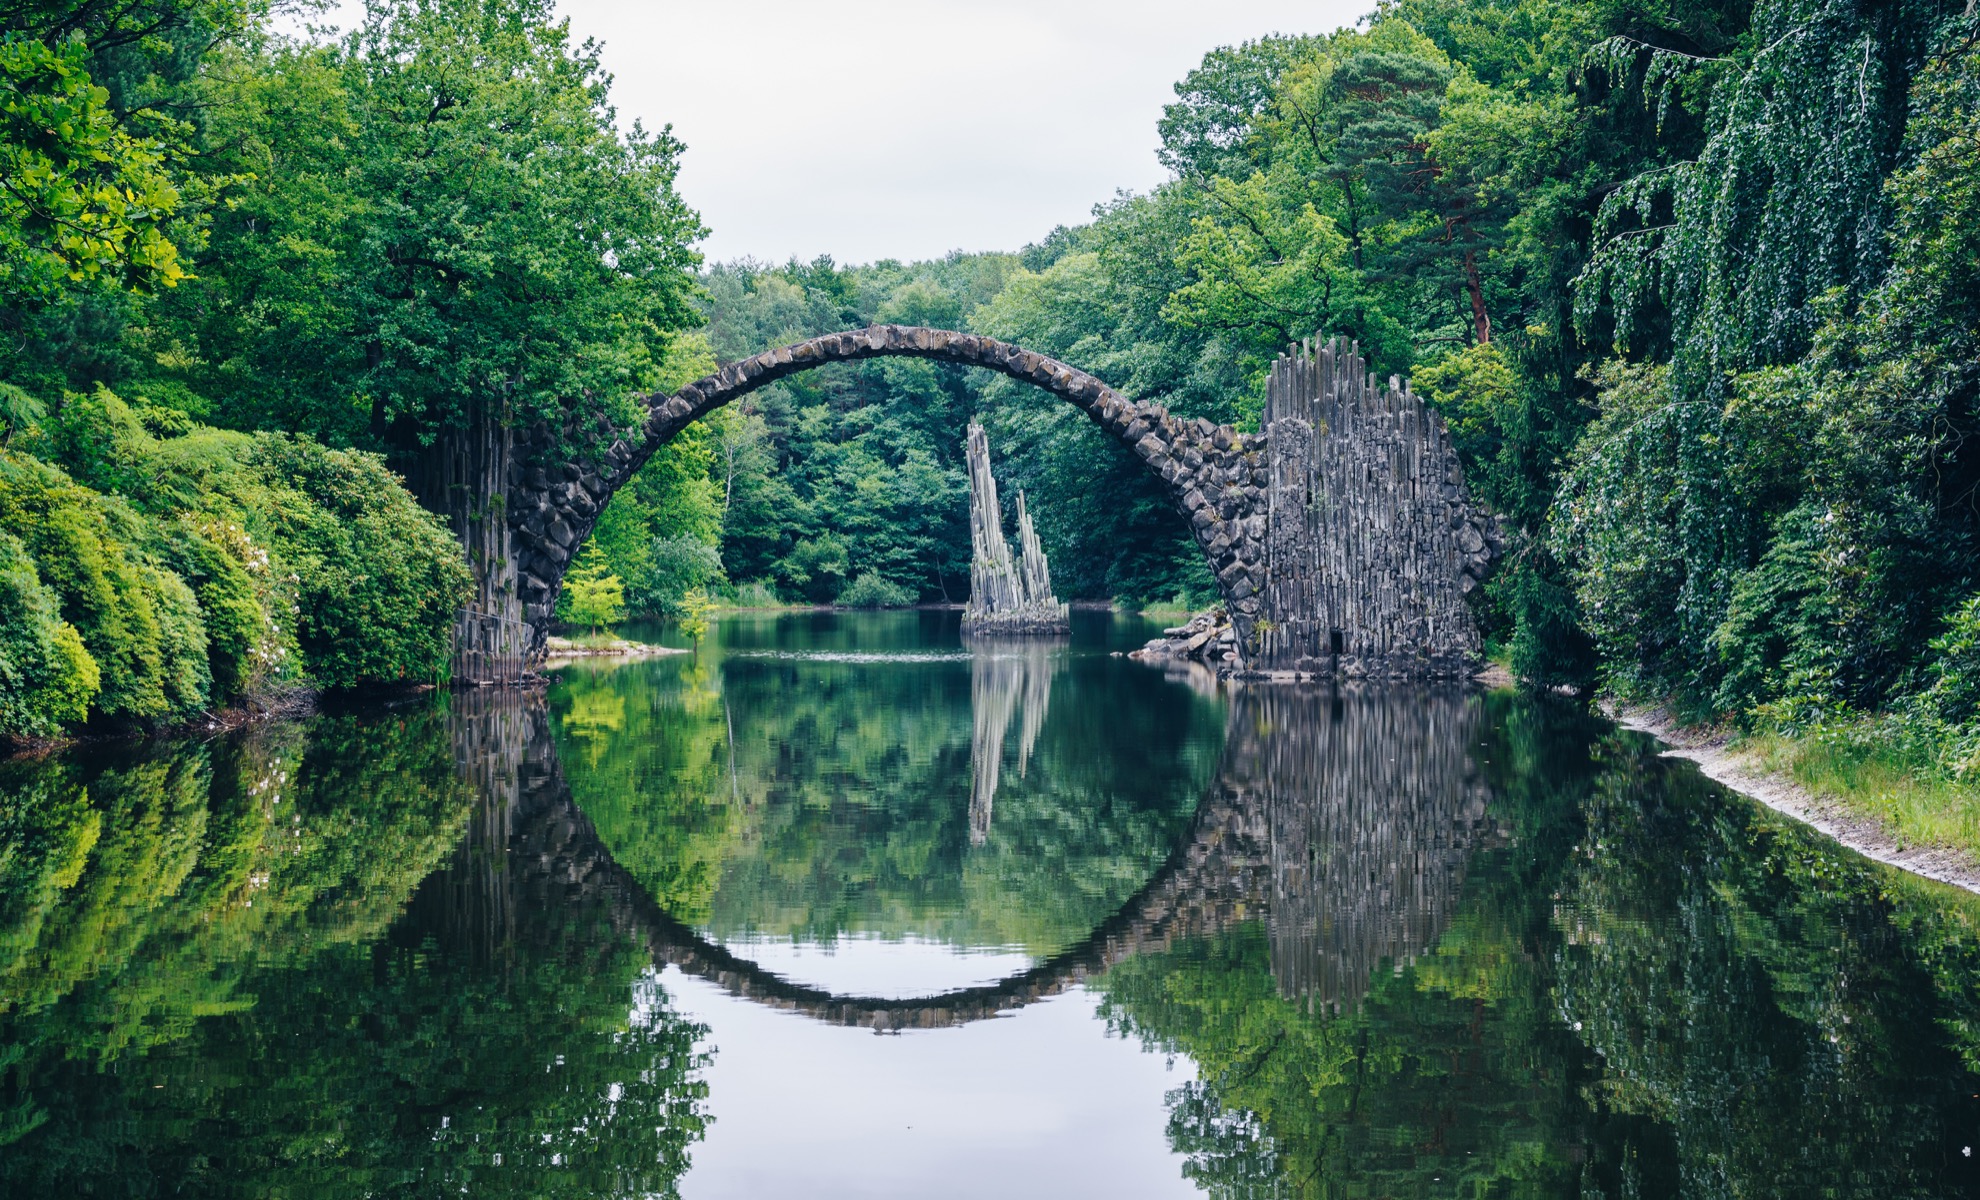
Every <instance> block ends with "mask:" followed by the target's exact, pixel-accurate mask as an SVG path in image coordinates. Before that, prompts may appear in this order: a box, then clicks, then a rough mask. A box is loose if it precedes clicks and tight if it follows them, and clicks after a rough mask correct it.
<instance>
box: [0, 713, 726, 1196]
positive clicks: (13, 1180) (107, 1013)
mask: <svg viewBox="0 0 1980 1200" xmlns="http://www.w3.org/2000/svg"><path fill="white" fill-rule="evenodd" d="M516 716H517V714H515V713H514V712H513V711H509V712H502V711H487V712H469V713H462V712H460V711H458V710H457V711H456V712H454V713H453V714H451V715H450V714H448V713H446V712H444V711H440V710H437V709H431V710H415V711H409V712H404V713H401V714H397V715H394V716H390V717H385V718H370V719H367V718H355V717H353V718H326V719H322V720H318V721H315V722H312V723H311V724H310V725H308V726H307V727H305V728H300V729H298V728H294V727H291V728H284V729H272V730H263V731H258V732H257V733H255V734H253V735H251V736H247V737H244V738H236V739H228V740H222V741H218V742H213V743H207V744H203V745H202V744H189V743H180V744H175V745H171V746H167V747H164V748H163V749H156V750H151V751H149V752H145V753H123V752H117V753H112V754H108V755H106V754H104V753H102V752H100V751H99V752H96V753H93V754H77V755H68V756H58V757H56V758H54V759H51V760H48V761H44V762H40V763H18V762H17V763H10V764H6V765H4V766H0V823H4V830H5V833H6V835H7V841H6V846H7V848H8V853H6V854H0V1114H3V1115H0V1122H4V1126H0V1194H5V1195H21V1196H36V1197H40V1196H54V1195H79V1194H112V1193H114V1194H131V1195H144V1194H152V1193H155V1192H159V1191H163V1190H171V1191H175V1192H177V1193H179V1194H192V1195H202V1196H228V1195H254V1196H262V1195H270V1194H284V1195H295V1196H313V1195H326V1196H328V1195H337V1196H344V1195H353V1194H364V1193H378V1192H394V1193H401V1192H413V1193H420V1194H425V1193H432V1192H440V1191H466V1192H469V1193H471V1194H476V1195H482V1194H496V1195H506V1194H521V1195H530V1196H542V1195H566V1194H569V1195H587V1196H590V1195H624V1194H671V1191H672V1187H673V1181H674V1180H675V1179H676V1178H677V1177H678V1176H679V1174H680V1173H681V1172H682V1171H683V1170H684V1169H685V1165H686V1147H687V1146H688V1144H689V1143H690V1142H691V1141H692V1140H693V1138H694V1137H695V1136H697V1135H698V1131H699V1128H700V1119H701V1118H700V1117H699V1115H698V1111H697V1110H698V1092H697V1087H698V1085H696V1084H695V1083H693V1082H692V1078H691V1071H692V1069H693V1065H694V1063H695V1062H696V1061H697V1058H696V1038H697V1036H698V1027H696V1026H694V1025H692V1024H690V1023H687V1022H684V1021H682V1020H681V1019H680V1018H679V1017H677V1016H675V1015H674V1014H673V1013H672V1012H671V1010H670V1009H669V1008H668V1006H667V1004H666V1000H665V996H664V994H662V993H660V992H659V991H658V988H657V984H655V983H654V981H653V980H652V978H651V973H650V970H649V967H648V960H647V959H646V958H645V956H643V955H641V954H639V953H638V952H637V951H636V949H635V947H634V946H633V945H632V944H631V943H630V942H629V941H628V940H627V939H625V938H623V937H618V938H616V939H615V938H613V937H611V936H610V933H611V931H610V930H609V929H601V928H600V927H598V926H597V925H596V924H595V923H593V924H591V925H589V926H574V925H573V924H571V923H570V922H568V921H566V920H565V919H564V918H565V916H567V915H569V914H566V913H564V912H563V911H562V910H559V909H558V908H557V907H555V906H550V905H546V906H533V905H529V904H517V903H515V902H514V901H513V900H512V899H503V898H501V895H500V892H501V889H500V888H499V887H497V886H496V884H497V883H498V882H499V881H500V879H501V878H502V876H503V875H504V873H505V871H504V866H503V864H501V863H500V862H499V860H497V858H496V857H495V855H494V854H493V853H491V851H490V847H491V846H500V845H501V844H502V843H501V839H502V836H503V832H504V831H503V829H502V828H501V827H500V826H501V824H502V822H503V821H504V820H505V817H504V812H505V810H506V805H505V804H503V803H501V802H499V797H500V795H501V794H502V789H503V787H504V786H505V785H504V780H514V779H515V778H516V777H517V776H518V774H519V773H521V772H524V771H526V770H528V769H529V767H530V764H531V761H532V760H531V751H530V749H529V745H528V742H527V741H526V740H524V739H519V738H518V737H517V736H516V732H517V730H518V728H519V726H518V725H517V723H516ZM538 725H539V726H540V722H538ZM544 750H547V739H540V740H539V742H538V745H537V747H536V752H538V753H539V754H540V753H541V752H542V751H544ZM457 763H459V764H463V765H465V766H466V768H467V772H466V776H467V777H466V779H464V778H463V776H462V774H461V773H460V771H459V770H458V769H457ZM538 765H539V766H540V763H539V764H538ZM464 835H465V836H464ZM450 852H451V854H452V861H451V863H450V864H449V866H448V867H447V869H443V870H440V871H439V872H438V873H436V872H435V867H436V866H441V865H442V864H443V863H448V862H449V856H450ZM422 879H424V880H426V882H425V883H424V884H423V885H422V883H421V881H422ZM595 915H596V914H592V916H594V917H595ZM574 919H576V920H579V921H584V920H586V918H585V917H584V916H582V915H579V916H577V917H576V918H574ZM629 1012H631V1013H632V1014H633V1017H632V1019H631V1020H629V1019H628V1013H629ZM546 1013H556V1014H557V1018H556V1019H555V1020H545V1019H544V1014H546Z"/></svg>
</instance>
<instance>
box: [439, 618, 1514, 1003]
mask: <svg viewBox="0 0 1980 1200" xmlns="http://www.w3.org/2000/svg"><path fill="white" fill-rule="evenodd" d="M1053 670H1054V669H1053V667H1052V665H1051V659H1050V655H1049V654H1047V653H1045V652H1044V651H1043V648H1040V652H1039V653H1038V654H1027V653H1024V652H1023V651H1022V650H1021V649H1019V648H1012V649H1011V652H1010V653H1008V654H1006V655H1003V656H1001V657H1000V656H995V655H992V656H986V657H985V658H984V659H983V660H982V661H980V662H979V663H978V664H976V665H975V667H974V673H973V676H972V700H973V703H974V706H975V713H974V716H975V722H974V736H973V738H972V743H973V744H972V749H973V751H974V754H973V758H974V759H975V762H974V767H973V776H974V778H973V780H972V791H971V799H970V831H971V840H972V841H973V842H977V843H979V844H980V843H981V841H982V840H983V839H984V838H985V837H987V835H988V832H989V823H990V818H991V813H992V800H993V798H994V795H995V792H996V788H997V784H998V777H999V772H1000V770H1001V763H1002V758H1003V751H1004V748H1005V746H1006V744H1007V742H1008V740H1009V731H1010V727H1011V725H1012V724H1013V723H1014V722H1016V723H1017V724H1018V725H1019V734H1018V748H1017V749H1018V753H1017V760H1018V769H1019V771H1020V772H1022V771H1023V770H1024V769H1025V764H1026V760H1027V759H1028V757H1029V750H1030V747H1031V746H1032V745H1034V744H1035V743H1036V740H1037V737H1038V730H1039V727H1040V726H1042V724H1043V721H1044V717H1045V713H1046V706H1047V703H1048V701H1049V696H1050V690H1051V679H1052V674H1053ZM1475 704H1476V702H1475V701H1474V700H1471V699H1468V698H1467V697H1466V696H1465V695H1464V693H1463V692H1462V691H1460V690H1457V689H1454V688H1453V689H1448V690H1439V689H1435V688H1423V687H1410V688H1406V689H1376V688H1370V689H1366V690H1353V689H1348V690H1339V689H1335V688H1291V687H1286V686H1282V685H1275V686H1271V687H1246V688H1241V689H1238V690H1236V691H1235V692H1234V694H1233V695H1232V696H1231V698H1230V703H1229V708H1228V716H1227V722H1226V735H1225V744H1224V750H1223V754H1222V757H1221V759H1220V763H1219V768H1218V771H1217V774H1216V777H1215V779H1214V781H1213V782H1212V784H1211V786H1210V788H1209V789H1208V792H1207V794H1206V795H1205V796H1204V797H1203V800H1202V802H1201V804H1200V806H1199V807H1198V809H1197V813H1196V816H1195V820H1194V822H1193V824H1192V826H1191V828H1190V830H1189V834H1188V836H1187V838H1185V839H1184V840H1183V841H1182V842H1181V844H1179V845H1178V846H1177V847H1176V849H1175V850H1174V851H1173V852H1172V853H1171V854H1170V856H1169V858H1168V860H1167V861H1166V862H1165V863H1164V864H1163V865H1162V866H1161V867H1160V869H1159V870H1157V871H1156V872H1155V873H1154V874H1153V875H1152V876H1151V877H1150V878H1149V879H1148V881H1147V882H1146V884H1145V885H1144V886H1142V888H1141V889H1140V890H1139V891H1138V892H1136V893H1135V894H1134V895H1133V896H1132V897H1131V898H1130V899H1129V900H1128V901H1127V902H1126V903H1125V904H1123V905H1122V906H1121V907H1120V909H1119V910H1118V911H1116V912H1115V913H1114V914H1113V915H1111V916H1110V917H1108V918H1107V919H1106V920H1105V921H1103V922H1102V923H1101V924H1100V925H1099V926H1098V927H1097V928H1095V929H1094V930H1093V931H1092V933H1091V934H1090V936H1088V937H1086V938H1085V939H1084V940H1082V941H1080V942H1078V943H1077V944H1075V945H1072V946H1069V947H1066V948H1064V949H1062V950H1060V951H1058V952H1057V953H1054V954H1051V955H1049V956H1047V957H1045V958H1043V959H1042V960H1041V961H1039V962H1037V963H1036V964H1035V965H1034V966H1032V967H1031V968H1030V969H1029V970H1026V971H1023V972H1020V973H1018V974H1015V975H1012V976H1010V977H1008V978H1006V979H1003V980H1000V981H998V982H996V983H993V984H988V985H984V986H978V987H969V988H963V989H958V990H955V991H950V992H944V993H940V994H937V995H932V996H925V997H919V998H912V999H891V998H880V997H869V996H848V995H838V994H834V993H831V992H829V991H826V990H823V989H820V988H815V987H809V986H806V985H804V984H801V983H795V982H792V981H790V980H787V979H785V978H783V977H781V976H779V975H777V974H775V973H773V972H771V971H769V970H766V969H764V968H762V967H760V966H758V965H756V964H755V963H753V962H751V961H749V960H748V959H746V958H743V957H740V956H738V955H736V954H734V953H732V952H730V951H729V950H727V949H725V948H724V947H722V946H721V945H719V944H717V943H715V942H713V941H711V940H710V939H708V938H707V937H704V936H703V935H701V934H700V933H698V932H697V931H696V930H695V929H693V928H692V927H690V926H689V925H687V924H685V923H683V922H681V921H680V920H677V919H676V918H675V917H674V916H673V915H672V914H670V913H668V912H667V911H665V909H664V908H662V906H661V905H659V904H658V903H657V902H655V900H654V899H653V898H652V896H651V895H650V894H649V892H648V890H647V889H646V888H645V887H644V886H642V884H641V883H640V881H639V880H638V879H636V878H634V877H633V875H632V874H631V873H630V872H628V871H627V870H626V869H625V868H623V867H622V866H621V865H620V864H619V863H618V862H616V861H615V860H614V859H613V856H612V854H611V852H610V851H609V849H608V848H607V846H606V845H605V843H604V841H603V840H602V839H601V838H600V837H599V835H598V833H597V831H596V830H595V829H594V827H593V826H592V823H591V821H590V820H589V819H588V818H587V817H586V816H585V814H584V812H583V811H581V810H580V809H579V808H578V806H577V805H576V803H575V802H574V801H573V799H572V796H571V790H570V787H569V785H568V784H567V783H566V781H565V779H564V775H563V771H562V768H561V765H560V764H559V761H558V756H557V748H556V744H555V742H554V740H553V738H552V731H551V725H550V717H549V714H548V712H547V711H546V709H545V707H544V705H543V704H542V703H541V701H540V700H538V699H533V698H531V697H528V696H527V695H523V696H518V695H517V694H514V693H508V694H502V693H467V694H464V695H462V696H460V697H458V698H457V700H456V707H455V710H454V718H453V722H454V724H453V729H454V732H453V737H454V744H455V752H456V754H457V756H458V759H459V761H460V763H461V766H462V769H463V771H464V772H465V773H467V774H468V775H469V777H470V778H471V779H472V780H473V781H474V783H475V784H476V786H477V788H478V790H479V791H480V793H481V795H482V797H483V801H482V805H481V808H480V810H479V811H478V813H477V814H476V816H475V819H474V820H473V821H472V823H471V826H470V831H469V835H468V836H467V838H466V839H465V840H464V841H463V842H462V844H461V845H460V846H459V848H458V849H457V850H456V851H455V856H454V862H453V864H452V869H451V870H448V871H444V872H440V873H439V874H437V875H436V876H435V877H434V878H432V879H430V880H428V882H427V884H426V885H425V887H424V889H423V890H422V893H421V896H420V897H419V899H418V900H417V901H416V906H417V907H418V908H420V909H421V910H423V915H424V916H425V918H426V922H427V927H428V928H432V929H435V930H436V931H438V930H439V929H445V930H446V931H447V934H448V936H449V938H450V940H454V939H457V940H458V944H463V945H468V946H476V947H479V948H480V949H479V950H477V951H476V952H477V953H479V954H486V955H490V956H493V955H497V954H500V953H501V952H502V950H501V947H503V946H505V945H507V944H509V943H510V942H511V941H512V940H513V939H515V938H517V937H522V938H524V939H528V938H529V936H530V934H529V928H530V927H531V926H533V925H542V926H544V927H545V928H556V929H564V930H568V929H570V928H571V927H572V926H571V923H572V921H574V920H576V921H578V922H581V923H590V922H594V921H595V922H597V923H599V924H601V925H603V926H605V927H609V928H611V929H613V930H614V931H616V932H618V933H619V934H621V935H624V936H630V937H633V938H636V939H638V940H639V941H640V943H641V944H642V945H643V946H644V948H645V950H646V952H648V953H650V954H651V956H652V957H653V959H654V961H655V962H656V963H670V964H672V965H674V966H677V967H679V968H680V969H681V970H683V971H685V972H687V973H689V974H692V975H696V976H699V977H701V978H704V979H707V980H709V981H711V982H713V983H715V984H716V985H717V986H719V987H721V988H723V989H724V990H726V991H727V992H729V993H731V994H732V995H735V996H739V997H742V998H745V999H748V1000H751V1001H753V1002H756V1003H759V1004H763V1005H767V1006H770V1007H774V1008H779V1009H784V1010H788V1011H793V1012H797V1013H801V1014H803V1015H805V1016H808V1017H811V1018H813V1019H816V1020H820V1021H825V1022H829V1023H832V1024H839V1025H851V1026H860V1027H865V1028H870V1029H874V1030H878V1031H894V1030H905V1029H934V1028H941V1027H945V1026H953V1025H959V1024H964V1023H967V1022H970V1021H976V1020H981V1019H984V1018H987V1017H991V1016H995V1015H996V1014H998V1013H1000V1012H1006V1011H1009V1010H1011V1009H1014V1008H1018V1007H1022V1006H1024V1005H1026V1004H1030V1003H1033V1002H1036V1001H1038V1000H1041V999H1044V998H1046V997H1050V996H1053V995H1057V994H1059V993H1061V992H1064V991H1065V990H1067V989H1068V988H1072V987H1076V986H1078V985H1079V984H1080V983H1082V982H1084V981H1085V980H1087V979H1089V978H1092V977H1094V976H1096V975H1098V974H1101V973H1103V972H1105V971H1106V970H1107V969H1108V968H1110V967H1112V966H1114V965H1115V964H1117V963H1119V962H1121V961H1123V960H1124V959H1126V958H1129V957H1131V956H1133V955H1136V954H1140V953H1145V952H1151V951H1158V950H1164V949H1167V948H1168V947H1169V946H1171V945H1172V944H1173V943H1174V942H1175V941H1176V940H1177V939H1180V938H1189V937H1201V936H1206V935H1209V934H1214V933H1217V932H1219V931H1221V930H1224V929H1227V928H1229V927H1231V926H1232V925H1234V924H1236V923H1238V922H1242V921H1248V920H1260V919H1262V920H1264V921H1266V922H1267V925H1268V927H1269V930H1270V945H1271V963H1272V972H1273V975H1274V977H1275V978H1276V979H1277V981H1278V984H1279V987H1280V990H1281V991H1282V992H1283V993H1285V994H1287V995H1289V996H1295V997H1300V998H1303V999H1304V1000H1305V1001H1306V1003H1307V1005H1308V1006H1309V1007H1315V1008H1331V1007H1352V1006H1354V1005H1355V1004H1356V1003H1357V1002H1358V1001H1359V1000H1360V998H1361V996H1362V995H1363V993H1364V992H1365V991H1366V990H1367V988H1368V985H1369V981H1370V978H1371V976H1372V975H1373V973H1374V972H1376V971H1378V970H1383V969H1397V968H1400V967H1401V966H1402V965H1404V964H1406V963H1408V962H1410V961H1412V960H1413V959H1415V958H1416V957H1417V956H1418V955H1421V954H1423V953H1424V952H1426V951H1427V950H1429V949H1430V948H1432V947H1433V946H1434V945H1435V943H1436V941H1437V939H1438V937H1439V936H1440V935H1441V933H1442V931H1443V929H1444V928H1445V926H1446V924H1447V922H1448V921H1449V919H1450V917H1451V914H1452V912H1453V910H1454V908H1455V906H1456V904H1457V900H1458V896H1459V892H1460V890H1461V887H1462V883H1463V878H1464V869H1465V862H1466V859H1467V858H1468V857H1469V855H1470V854H1471V853H1472V852H1473V851H1474V850H1476V849H1478V848H1479V847H1481V846H1482V845H1485V844H1487V843H1490V842H1492V841H1494V840H1495V838H1496V834H1495V831H1494V828H1493V825H1492V821H1491V818H1490V816H1489V815H1488V813H1487V805H1486V801H1487V791H1486V788H1485V785H1484V783H1483V782H1482V779H1481V778H1480V776H1479V774H1478V773H1477V771H1476V769H1475V767H1474V763H1473V757H1472V751H1473V749H1474V747H1475V745H1476V742H1477V736H1476V715H1475ZM540 911H550V912H555V913H556V914H557V919H556V920H555V921H553V922H542V921H532V919H531V914H532V912H540Z"/></svg>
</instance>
